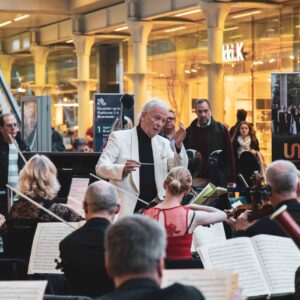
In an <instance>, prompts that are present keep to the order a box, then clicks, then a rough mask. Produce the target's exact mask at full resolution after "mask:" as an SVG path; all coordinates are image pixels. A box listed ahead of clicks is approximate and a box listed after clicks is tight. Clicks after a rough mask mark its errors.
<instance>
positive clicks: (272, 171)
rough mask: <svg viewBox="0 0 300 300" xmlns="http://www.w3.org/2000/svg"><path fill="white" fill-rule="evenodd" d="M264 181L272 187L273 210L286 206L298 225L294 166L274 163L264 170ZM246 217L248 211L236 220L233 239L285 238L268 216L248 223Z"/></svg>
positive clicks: (297, 179)
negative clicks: (272, 236) (274, 236)
mask: <svg viewBox="0 0 300 300" xmlns="http://www.w3.org/2000/svg"><path fill="white" fill-rule="evenodd" d="M266 180H267V182H268V183H269V184H270V185H271V186H272V194H271V203H272V206H273V207H274V209H275V210H277V209H278V208H279V207H281V206H282V205H287V211H288V212H289V213H290V214H291V216H292V217H293V218H294V219H295V221H296V222H297V223H298V224H299V225H300V203H299V202H298V201H297V199H296V198H297V191H298V185H299V178H298V170H297V168H296V167H295V165H294V164H293V163H291V162H289V161H285V160H277V161H274V162H273V163H271V164H270V165H269V166H268V167H267V169H266ZM248 215H249V211H246V212H244V213H242V214H241V215H240V216H239V218H238V219H237V222H236V232H235V234H234V236H235V237H240V236H249V237H251V236H254V235H258V234H271V235H277V236H284V237H286V236H287V235H286V234H285V232H284V231H283V230H282V229H281V228H280V226H279V225H278V224H277V223H276V221H274V220H271V219H270V216H266V217H263V218H261V219H259V220H257V221H255V222H253V223H249V221H248Z"/></svg>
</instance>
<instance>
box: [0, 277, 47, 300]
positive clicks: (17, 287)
mask: <svg viewBox="0 0 300 300" xmlns="http://www.w3.org/2000/svg"><path fill="white" fill-rule="evenodd" d="M46 285H47V281H45V280H35V281H30V280H26V281H0V299H3V300H42V299H43V295H44V292H45V289H46Z"/></svg>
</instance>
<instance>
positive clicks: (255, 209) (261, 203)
mask: <svg viewBox="0 0 300 300" xmlns="http://www.w3.org/2000/svg"><path fill="white" fill-rule="evenodd" d="M251 181H252V182H253V183H254V184H253V186H252V187H251V188H250V198H251V203H250V204H242V205H239V206H238V207H236V208H235V209H234V210H233V211H229V212H227V215H228V216H229V217H230V216H233V217H234V218H235V219H237V218H238V217H239V215H240V214H241V213H243V212H244V211H246V210H250V211H251V213H250V214H249V218H248V219H249V221H250V222H251V221H254V220H257V219H260V218H262V217H265V216H268V215H270V214H272V213H273V211H274V210H273V206H272V204H271V202H270V192H271V187H270V186H269V185H267V184H265V183H264V178H263V176H261V175H260V174H259V173H254V175H253V176H252V177H251Z"/></svg>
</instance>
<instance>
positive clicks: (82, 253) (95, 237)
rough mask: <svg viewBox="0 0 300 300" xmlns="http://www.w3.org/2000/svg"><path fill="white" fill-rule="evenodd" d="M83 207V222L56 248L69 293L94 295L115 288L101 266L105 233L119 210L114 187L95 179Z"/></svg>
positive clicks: (102, 265) (102, 263)
mask: <svg viewBox="0 0 300 300" xmlns="http://www.w3.org/2000/svg"><path fill="white" fill-rule="evenodd" d="M83 206H84V211H85V216H86V220H87V222H86V224H85V225H84V226H83V227H81V228H80V229H78V230H76V231H74V232H72V233H71V234H70V235H68V236H67V237H66V238H65V239H63V240H62V241H61V242H60V245H59V250H60V257H61V259H62V267H63V271H64V273H65V276H66V278H67V280H68V284H69V288H70V292H71V294H73V295H85V296H89V297H96V296H100V295H103V294H105V293H107V292H110V291H112V290H113V288H114V285H113V281H112V280H111V279H110V278H109V277H108V276H107V274H106V271H105V267H104V233H105V231H106V229H107V227H108V226H109V224H110V223H111V222H112V221H113V220H114V217H115V214H116V213H118V212H119V207H120V206H119V200H118V197H117V193H116V190H115V189H114V188H113V187H112V186H111V185H110V184H109V183H107V182H105V181H101V182H99V181H98V182H95V183H93V184H91V185H90V186H89V187H88V189H87V191H86V194H85V198H84V202H83ZM120 246H121V245H120Z"/></svg>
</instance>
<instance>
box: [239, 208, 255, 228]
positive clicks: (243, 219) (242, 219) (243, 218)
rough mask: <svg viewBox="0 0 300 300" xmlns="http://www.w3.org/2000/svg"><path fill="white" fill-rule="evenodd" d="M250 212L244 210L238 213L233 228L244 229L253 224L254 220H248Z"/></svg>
mask: <svg viewBox="0 0 300 300" xmlns="http://www.w3.org/2000/svg"><path fill="white" fill-rule="evenodd" d="M250 213H251V211H250V210H246V211H244V212H243V213H241V214H240V216H239V217H238V218H237V220H236V224H235V230H236V231H237V230H246V229H247V228H248V227H250V226H251V225H253V224H254V223H255V222H256V221H253V222H249V221H248V218H249V214H250Z"/></svg>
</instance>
